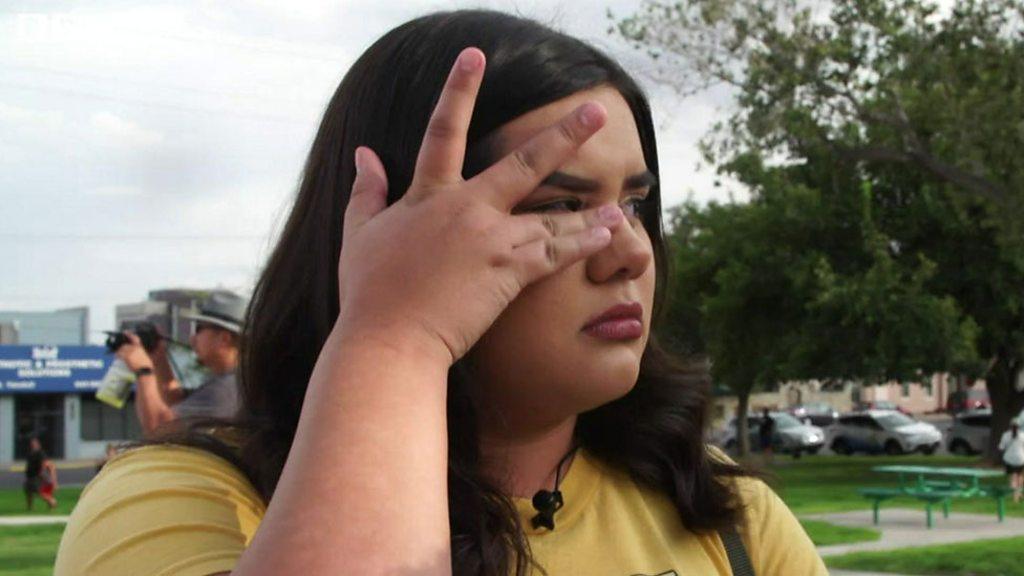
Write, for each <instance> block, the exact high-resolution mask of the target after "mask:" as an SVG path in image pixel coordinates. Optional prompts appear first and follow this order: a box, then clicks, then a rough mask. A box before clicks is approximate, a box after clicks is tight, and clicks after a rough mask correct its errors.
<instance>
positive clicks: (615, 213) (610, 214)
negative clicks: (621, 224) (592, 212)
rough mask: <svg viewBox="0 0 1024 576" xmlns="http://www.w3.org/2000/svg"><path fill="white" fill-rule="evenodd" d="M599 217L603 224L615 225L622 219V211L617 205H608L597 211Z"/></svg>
mask: <svg viewBox="0 0 1024 576" xmlns="http://www.w3.org/2000/svg"><path fill="white" fill-rule="evenodd" d="M597 217H598V218H599V219H600V220H601V222H605V223H607V224H615V223H616V222H618V221H619V218H621V217H622V209H621V208H619V207H618V206H617V205H615V204H606V205H604V206H601V207H600V208H598V209H597Z"/></svg>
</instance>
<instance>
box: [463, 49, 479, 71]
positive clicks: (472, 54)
mask: <svg viewBox="0 0 1024 576" xmlns="http://www.w3.org/2000/svg"><path fill="white" fill-rule="evenodd" d="M482 63H483V59H482V58H480V52H478V51H476V50H463V51H462V54H460V55H459V67H460V68H462V70H463V71H464V72H474V71H476V69H477V68H479V67H480V64H482Z"/></svg>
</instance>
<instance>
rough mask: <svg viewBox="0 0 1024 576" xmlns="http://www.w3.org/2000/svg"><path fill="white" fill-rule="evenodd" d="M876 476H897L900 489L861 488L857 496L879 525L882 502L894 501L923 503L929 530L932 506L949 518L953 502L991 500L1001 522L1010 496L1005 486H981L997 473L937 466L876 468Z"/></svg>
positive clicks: (999, 473) (994, 471) (896, 487)
mask: <svg viewBox="0 0 1024 576" xmlns="http://www.w3.org/2000/svg"><path fill="white" fill-rule="evenodd" d="M872 470H873V471H875V472H881V473H884V474H897V475H898V477H899V485H898V486H893V487H872V488H861V489H859V490H858V492H859V493H860V494H861V495H862V496H864V497H865V498H868V499H870V500H871V501H872V519H873V521H874V524H875V525H876V526H877V525H878V511H879V508H880V507H881V504H882V502H884V501H886V500H889V499H891V498H896V497H910V498H916V499H918V500H922V501H924V503H925V516H926V519H927V520H926V522H927V525H928V528H931V527H932V525H933V523H932V506H933V505H935V504H942V516H943V517H944V518H949V507H950V502H951V501H952V500H953V499H954V498H976V497H991V498H994V499H995V500H996V514H997V516H998V517H999V521H1000V522H1002V521H1003V519H1004V517H1005V511H1004V505H1003V501H1004V499H1005V497H1006V496H1007V495H1008V494H1010V493H1011V491H1010V489H1009V488H1008V487H1005V486H989V485H984V486H983V485H982V484H981V482H980V480H981V479H982V478H992V477H996V476H1002V475H1003V473H1002V472H999V471H997V470H985V469H979V468H955V467H937V466H875V467H874V468H872Z"/></svg>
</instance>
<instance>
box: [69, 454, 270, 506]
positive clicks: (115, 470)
mask: <svg viewBox="0 0 1024 576" xmlns="http://www.w3.org/2000/svg"><path fill="white" fill-rule="evenodd" d="M175 481H176V482H180V483H187V484H201V485H211V486H212V485H220V486H224V487H230V488H232V489H235V490H238V491H239V492H240V493H242V494H244V495H246V496H255V497H256V498H258V494H257V492H256V489H255V488H254V487H253V486H252V483H251V482H249V480H248V478H247V477H246V476H245V474H244V473H243V472H242V470H240V469H239V468H238V467H237V466H235V465H234V464H232V463H231V462H229V461H228V460H226V459H225V458H223V457H221V456H219V455H217V454H214V453H213V452H210V451H208V450H204V449H201V448H196V447H192V446H184V445H180V444H151V445H145V446H138V447H132V448H129V449H127V450H125V451H123V452H121V453H119V454H118V455H116V456H114V457H113V458H111V459H110V460H109V461H108V462H107V463H106V464H105V465H104V466H103V469H102V470H101V471H100V473H99V474H97V475H96V477H95V478H94V479H93V481H92V482H90V483H89V484H88V485H87V486H86V488H85V490H83V492H82V497H83V498H84V497H86V496H87V495H88V494H89V493H91V492H92V491H101V490H104V489H106V488H109V487H111V486H117V487H118V491H123V490H124V488H125V487H126V486H140V487H145V486H147V485H149V484H151V483H154V482H156V483H158V484H159V485H163V486H166V485H168V484H169V483H170V484H171V485H173V484H174V482H175Z"/></svg>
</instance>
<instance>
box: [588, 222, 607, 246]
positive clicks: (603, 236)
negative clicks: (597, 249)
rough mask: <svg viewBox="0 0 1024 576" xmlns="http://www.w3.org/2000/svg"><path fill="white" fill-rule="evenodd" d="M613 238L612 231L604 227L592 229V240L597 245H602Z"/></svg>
mask: <svg viewBox="0 0 1024 576" xmlns="http://www.w3.org/2000/svg"><path fill="white" fill-rule="evenodd" d="M611 237H612V231H611V230H609V229H607V228H605V227H604V226H598V227H597V228H591V229H590V239H591V240H593V241H594V242H595V243H601V242H604V241H605V240H607V239H609V238H611Z"/></svg>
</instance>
